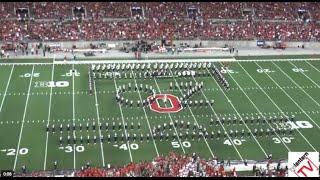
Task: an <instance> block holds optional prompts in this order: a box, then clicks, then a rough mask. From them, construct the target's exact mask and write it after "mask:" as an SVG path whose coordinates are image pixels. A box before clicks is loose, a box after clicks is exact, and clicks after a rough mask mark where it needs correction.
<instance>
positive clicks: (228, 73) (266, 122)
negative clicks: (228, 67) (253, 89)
mask: <svg viewBox="0 0 320 180" xmlns="http://www.w3.org/2000/svg"><path fill="white" fill-rule="evenodd" d="M228 74H229V75H230V77H231V78H232V79H233V81H234V82H235V83H236V84H237V86H238V87H239V88H240V90H241V91H242V92H243V94H244V95H245V96H246V97H247V98H248V100H249V101H250V102H251V104H252V105H253V106H254V108H256V110H257V111H258V112H259V114H260V115H261V116H262V117H263V118H265V116H264V115H263V114H262V112H261V111H260V110H259V108H258V107H257V106H256V105H255V104H254V103H253V102H252V100H251V98H250V97H249V96H248V95H247V93H246V92H245V91H244V90H243V89H242V87H241V86H240V85H239V84H238V82H237V81H236V80H235V79H234V78H233V76H232V75H231V73H229V72H228ZM266 123H267V124H268V125H269V127H270V128H271V129H272V126H271V125H270V123H269V122H268V121H266ZM275 134H276V135H277V136H278V138H279V140H280V141H281V142H282V144H283V145H284V146H285V147H286V148H287V150H288V151H289V152H291V150H290V149H289V147H288V146H287V145H286V143H285V142H283V140H282V138H281V137H280V136H279V135H278V133H277V132H275Z"/></svg>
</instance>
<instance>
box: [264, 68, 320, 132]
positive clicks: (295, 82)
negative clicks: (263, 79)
mask: <svg viewBox="0 0 320 180" xmlns="http://www.w3.org/2000/svg"><path fill="white" fill-rule="evenodd" d="M272 63H273V62H272ZM273 64H274V65H275V66H276V67H277V68H278V69H279V70H280V71H281V72H282V73H283V74H284V75H286V76H287V77H288V78H289V79H290V80H291V81H292V82H293V83H294V84H295V85H296V86H298V87H299V88H300V86H299V85H298V84H297V83H296V82H295V81H294V80H293V79H291V77H290V76H288V75H287V74H286V73H285V72H283V70H282V69H281V68H280V67H279V66H278V65H276V64H275V63H273ZM269 77H270V76H269ZM280 89H281V90H282V91H283V92H284V93H285V94H286V95H287V96H288V97H289V98H290V99H291V101H292V102H293V103H294V104H295V105H296V106H297V107H298V108H299V109H300V110H301V111H302V112H304V114H305V115H306V116H308V118H309V119H310V120H311V121H312V122H313V123H314V124H315V125H316V126H317V127H318V129H320V127H319V125H318V124H317V123H316V122H315V121H314V120H313V119H312V118H311V117H310V116H309V115H308V114H307V113H306V112H305V110H304V109H302V107H301V106H300V105H299V104H298V103H297V102H296V101H295V100H293V99H292V97H291V96H290V95H289V94H288V93H287V92H286V91H284V90H283V89H282V88H280ZM300 89H301V90H302V91H303V92H304V93H305V94H306V95H307V96H308V97H309V98H310V99H311V100H313V102H315V103H316V104H317V105H318V106H319V107H320V104H319V103H318V102H317V101H316V100H314V99H313V98H312V97H311V96H310V95H309V94H308V93H307V92H306V91H305V90H303V89H302V88H300Z"/></svg>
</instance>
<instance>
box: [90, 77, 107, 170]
mask: <svg viewBox="0 0 320 180" xmlns="http://www.w3.org/2000/svg"><path fill="white" fill-rule="evenodd" d="M93 86H94V97H95V100H96V104H95V105H96V110H97V119H98V125H99V126H100V115H99V104H98V98H97V89H96V81H95V80H93ZM99 136H100V139H101V136H102V135H101V129H100V127H99ZM100 146H101V158H102V165H103V167H105V162H104V150H103V143H102V142H101V141H100Z"/></svg>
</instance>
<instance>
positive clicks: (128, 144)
mask: <svg viewBox="0 0 320 180" xmlns="http://www.w3.org/2000/svg"><path fill="white" fill-rule="evenodd" d="M113 82H114V87H115V90H116V91H117V87H118V86H117V82H116V79H115V77H113ZM118 105H119V108H120V113H121V118H122V126H123V129H124V134H125V136H126V141H127V146H128V150H129V155H130V160H131V162H133V159H132V154H131V147H130V143H129V141H128V134H127V130H126V129H125V126H124V124H125V123H124V117H123V112H122V107H121V105H120V104H119V103H118Z"/></svg>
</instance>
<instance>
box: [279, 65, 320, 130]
mask: <svg viewBox="0 0 320 180" xmlns="http://www.w3.org/2000/svg"><path fill="white" fill-rule="evenodd" d="M289 63H291V62H290V61H289ZM273 64H274V65H275V66H277V65H276V64H275V63H273ZM291 64H292V65H293V67H295V68H297V66H295V65H294V64H293V63H291ZM277 67H278V68H279V69H280V67H279V66H277ZM280 71H281V72H282V73H283V74H284V75H286V76H287V77H288V78H289V79H290V80H291V81H292V82H293V83H294V84H295V85H296V86H298V87H299V89H301V90H302V91H303V92H304V93H305V94H306V95H307V96H308V97H309V98H310V99H311V100H312V101H313V102H314V103H316V104H317V105H318V106H319V107H320V104H319V103H318V102H317V101H316V100H315V99H313V97H312V96H310V94H308V93H307V92H306V91H305V90H303V88H302V87H300V86H299V85H298V84H297V83H296V82H295V81H294V80H293V79H292V78H291V77H290V76H288V74H287V73H285V72H284V71H283V70H282V69H280ZM301 73H302V74H303V75H304V76H305V77H307V78H308V79H309V80H310V81H311V82H312V83H313V84H314V85H316V86H317V87H318V88H320V86H319V85H318V84H317V83H316V82H314V81H313V80H312V79H311V78H310V77H309V76H307V75H306V74H305V73H304V72H301ZM297 105H298V104H297ZM299 108H300V110H303V109H302V108H301V107H300V106H299ZM314 123H315V122H314ZM315 124H316V126H317V127H318V128H319V125H318V124H317V123H315Z"/></svg>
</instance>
